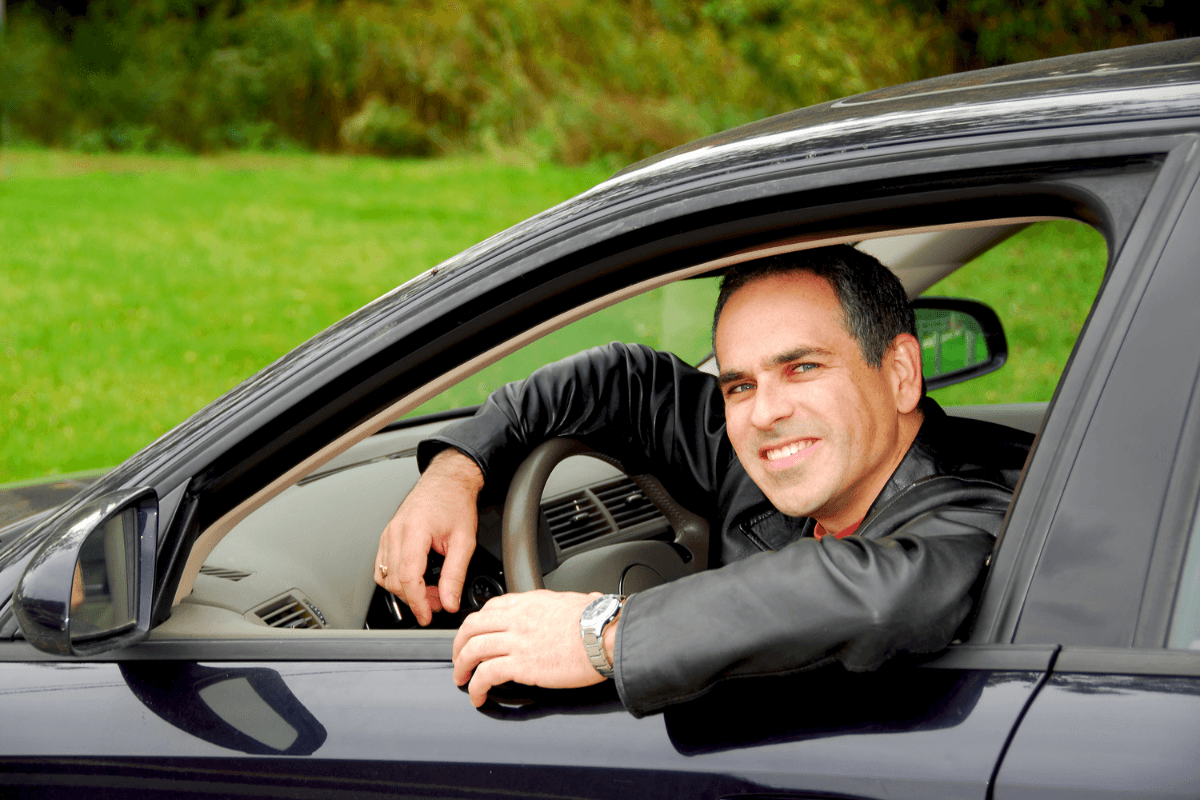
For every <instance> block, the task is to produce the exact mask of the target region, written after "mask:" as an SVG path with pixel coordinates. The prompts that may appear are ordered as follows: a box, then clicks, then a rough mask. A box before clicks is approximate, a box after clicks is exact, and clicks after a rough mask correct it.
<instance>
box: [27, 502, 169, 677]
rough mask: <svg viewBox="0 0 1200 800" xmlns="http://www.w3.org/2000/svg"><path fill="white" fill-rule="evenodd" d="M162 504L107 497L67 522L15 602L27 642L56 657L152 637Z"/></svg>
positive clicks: (41, 553) (38, 556)
mask: <svg viewBox="0 0 1200 800" xmlns="http://www.w3.org/2000/svg"><path fill="white" fill-rule="evenodd" d="M157 542H158V497H157V495H156V494H155V493H154V490H153V489H148V488H142V489H132V490H124V491H120V492H113V493H110V494H106V495H103V496H101V497H99V498H96V499H95V500H92V501H91V502H89V503H87V504H85V505H83V506H81V507H80V508H79V509H77V510H76V511H75V512H74V513H73V514H71V515H70V516H68V517H67V518H65V519H64V520H63V521H62V522H61V523H59V525H58V526H57V527H56V528H55V529H54V531H53V532H51V534H50V536H49V537H48V538H47V539H46V541H45V542H44V543H43V544H42V546H41V547H40V548H39V549H38V551H37V552H36V553H35V554H34V556H33V558H32V559H31V560H30V562H29V565H28V566H27V567H26V568H25V572H24V573H23V574H22V575H21V579H20V581H19V582H18V583H17V590H16V592H15V593H14V594H13V610H14V611H15V612H16V617H17V620H18V622H19V623H20V625H21V631H22V633H23V634H24V636H25V639H26V640H27V641H28V642H29V643H30V644H32V645H33V646H34V647H36V648H37V649H39V650H42V651H44V652H47V653H52V654H54V655H64V656H86V655H94V654H96V653H102V652H107V651H109V650H116V649H118V648H121V647H125V646H127V645H130V644H134V643H135V642H138V641H141V640H142V639H144V638H146V636H147V635H148V634H149V632H150V609H151V602H152V600H153V594H154V558H155V551H156V547H157Z"/></svg>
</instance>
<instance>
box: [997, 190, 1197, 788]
mask: <svg viewBox="0 0 1200 800" xmlns="http://www.w3.org/2000/svg"><path fill="white" fill-rule="evenodd" d="M1198 223H1200V193H1198V192H1192V194H1191V197H1190V198H1189V199H1188V200H1187V204H1186V206H1185V207H1184V209H1183V212H1182V214H1181V215H1180V217H1179V220H1178V222H1177V224H1175V225H1174V226H1173V228H1172V229H1171V230H1170V231H1169V234H1170V236H1169V239H1168V240H1167V242H1166V246H1165V247H1164V248H1163V249H1162V251H1161V256H1157V257H1155V256H1154V255H1153V254H1151V258H1150V259H1148V264H1147V266H1151V265H1152V266H1153V271H1152V273H1150V274H1149V275H1148V281H1146V282H1145V288H1144V290H1143V291H1141V292H1139V294H1138V295H1137V296H1135V297H1134V298H1133V301H1132V303H1131V306H1132V307H1131V311H1132V314H1131V315H1130V316H1129V322H1128V325H1127V327H1125V328H1124V329H1121V328H1117V329H1114V330H1112V331H1111V332H1110V333H1111V335H1110V337H1109V341H1108V342H1107V347H1105V346H1101V348H1100V351H1101V352H1103V351H1104V350H1105V349H1107V350H1108V353H1109V354H1110V357H1111V366H1110V367H1109V368H1108V369H1107V370H1105V371H1104V372H1100V374H1099V375H1093V376H1092V377H1093V378H1094V379H1097V380H1101V379H1102V382H1103V389H1102V391H1101V393H1100V394H1099V397H1098V401H1097V402H1096V404H1095V406H1094V410H1092V412H1091V415H1090V418H1088V419H1086V420H1080V425H1081V426H1082V427H1085V428H1086V432H1085V434H1084V437H1083V440H1082V444H1081V446H1080V447H1079V450H1078V453H1077V455H1076V456H1075V459H1074V464H1073V465H1072V467H1071V469H1070V472H1069V476H1068V477H1067V478H1066V484H1065V488H1064V491H1063V493H1062V495H1061V497H1060V498H1059V499H1058V502H1057V508H1056V509H1055V510H1054V513H1053V519H1052V522H1051V523H1050V525H1049V528H1048V533H1047V536H1046V538H1045V540H1044V542H1041V543H1040V548H1039V549H1040V552H1039V553H1038V554H1037V557H1036V568H1035V570H1034V571H1033V573H1032V576H1031V578H1030V580H1029V584H1028V591H1027V594H1026V596H1025V598H1024V601H1023V603H1022V607H1021V610H1020V614H1019V619H1018V620H1017V623H1016V625H1015V627H1014V629H1013V637H1012V640H1013V641H1014V642H1016V643H1019V644H1024V645H1033V644H1035V643H1044V644H1054V645H1056V646H1058V647H1060V648H1061V649H1060V650H1059V652H1058V653H1057V655H1056V658H1055V661H1054V665H1053V670H1052V674H1051V675H1050V678H1049V680H1048V682H1047V683H1046V685H1045V686H1044V687H1043V688H1042V689H1041V690H1040V691H1039V692H1038V695H1037V697H1036V699H1035V700H1034V702H1033V703H1032V705H1031V706H1030V709H1029V711H1028V713H1027V714H1026V715H1025V716H1024V718H1023V719H1022V722H1021V725H1020V727H1019V728H1018V730H1017V732H1016V735H1015V737H1014V739H1013V742H1012V744H1011V745H1010V747H1009V748H1008V751H1007V753H1006V755H1005V758H1004V762H1003V765H1002V767H1001V769H1000V771H999V773H998V776H997V782H996V791H995V796H996V798H998V799H1000V800H1009V799H1010V798H1025V797H1062V798H1068V797H1089V798H1095V797H1117V796H1137V797H1143V798H1167V797H1196V796H1200V760H1197V758H1196V753H1197V752H1198V750H1200V630H1197V623H1196V620H1197V619H1198V616H1197V615H1198V612H1200V597H1198V596H1197V593H1196V584H1195V581H1196V574H1197V573H1196V569H1197V564H1196V562H1197V559H1200V543H1198V542H1197V534H1196V531H1197V520H1198V519H1200V518H1198V517H1197V504H1198V501H1200V494H1198V486H1200V484H1198V476H1200V402H1198V400H1200V398H1198V396H1197V392H1196V388H1197V386H1198V385H1200V384H1198V383H1197V381H1198V379H1200V351H1198V350H1197V348H1196V347H1195V341H1196V337H1197V332H1200V311H1198V310H1197V309H1200V257H1198V256H1197V254H1198V253H1200V224H1198ZM1167 233H1168V231H1166V230H1164V231H1162V232H1161V234H1160V236H1164V235H1165V234H1167ZM1148 245H1149V247H1150V248H1154V247H1155V245H1153V244H1150V243H1148ZM1152 253H1153V251H1152ZM1101 363H1103V360H1101ZM1105 373H1106V374H1105Z"/></svg>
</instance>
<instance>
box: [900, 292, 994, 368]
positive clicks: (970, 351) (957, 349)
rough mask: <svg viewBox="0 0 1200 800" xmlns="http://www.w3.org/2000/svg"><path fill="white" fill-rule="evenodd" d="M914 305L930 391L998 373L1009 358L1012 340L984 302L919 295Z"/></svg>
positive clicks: (922, 360) (922, 359)
mask: <svg viewBox="0 0 1200 800" xmlns="http://www.w3.org/2000/svg"><path fill="white" fill-rule="evenodd" d="M912 306H913V311H914V312H916V316H917V339H918V340H919V341H920V342H921V371H922V374H923V375H924V377H925V388H926V389H927V390H928V391H933V390H934V389H941V388H943V387H945V386H951V385H953V384H956V383H962V382H963V381H967V380H970V379H971V378H978V377H979V376H980V375H986V374H988V373H989V372H995V371H996V370H998V369H1000V367H1002V366H1004V362H1005V361H1007V360H1008V340H1007V339H1005V337H1004V329H1003V327H1002V326H1001V325H1000V319H999V317H997V316H996V312H994V311H992V310H991V309H990V308H988V307H987V306H985V305H984V304H983V303H979V302H976V301H974V300H961V299H958V298H952V297H918V298H916V299H915V300H913V302H912Z"/></svg>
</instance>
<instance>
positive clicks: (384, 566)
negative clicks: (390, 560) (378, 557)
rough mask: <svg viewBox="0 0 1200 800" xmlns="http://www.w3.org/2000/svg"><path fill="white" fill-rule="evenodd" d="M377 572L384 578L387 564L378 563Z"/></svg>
mask: <svg viewBox="0 0 1200 800" xmlns="http://www.w3.org/2000/svg"><path fill="white" fill-rule="evenodd" d="M379 574H380V575H382V576H383V577H385V578H386V577H387V564H380V565H379Z"/></svg>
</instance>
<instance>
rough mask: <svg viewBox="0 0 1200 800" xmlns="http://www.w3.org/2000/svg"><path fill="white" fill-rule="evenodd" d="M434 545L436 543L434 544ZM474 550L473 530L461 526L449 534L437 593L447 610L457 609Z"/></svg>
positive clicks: (460, 601)
mask: <svg viewBox="0 0 1200 800" xmlns="http://www.w3.org/2000/svg"><path fill="white" fill-rule="evenodd" d="M435 547H436V544H435ZM474 552H475V534H474V531H466V530H463V529H462V528H461V527H460V528H456V529H455V530H454V531H453V532H451V534H450V541H449V543H448V544H447V546H446V550H445V553H444V555H445V556H446V560H445V561H444V562H443V563H442V577H441V579H439V580H438V585H437V588H438V594H439V595H440V598H441V603H442V605H444V606H445V607H446V610H447V611H458V609H459V607H460V605H461V603H462V591H463V584H464V583H466V580H467V566H468V565H469V564H470V563H471V555H472V554H473V553H474Z"/></svg>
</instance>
